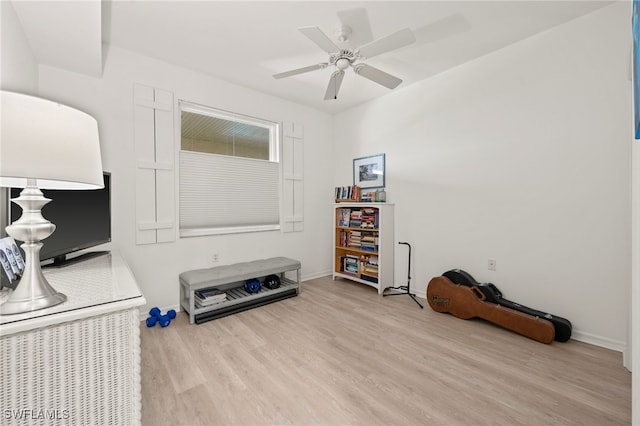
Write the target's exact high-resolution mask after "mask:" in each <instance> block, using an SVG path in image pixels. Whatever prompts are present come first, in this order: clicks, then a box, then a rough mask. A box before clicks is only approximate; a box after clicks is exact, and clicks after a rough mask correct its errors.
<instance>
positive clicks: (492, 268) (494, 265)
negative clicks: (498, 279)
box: [488, 259, 496, 271]
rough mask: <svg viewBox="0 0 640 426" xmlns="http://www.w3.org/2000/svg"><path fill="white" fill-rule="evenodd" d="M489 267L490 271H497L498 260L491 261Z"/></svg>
mask: <svg viewBox="0 0 640 426" xmlns="http://www.w3.org/2000/svg"><path fill="white" fill-rule="evenodd" d="M488 267H489V270H490V271H495V270H496V260H495V259H489V262H488Z"/></svg>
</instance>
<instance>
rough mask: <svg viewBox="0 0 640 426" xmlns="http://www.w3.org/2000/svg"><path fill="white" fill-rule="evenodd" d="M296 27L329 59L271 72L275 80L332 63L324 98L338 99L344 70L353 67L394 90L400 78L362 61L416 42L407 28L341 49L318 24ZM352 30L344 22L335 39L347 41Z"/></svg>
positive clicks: (354, 69) (362, 74) (366, 76)
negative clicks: (362, 44)
mask: <svg viewBox="0 0 640 426" xmlns="http://www.w3.org/2000/svg"><path fill="white" fill-rule="evenodd" d="M298 30H299V31H300V32H301V33H302V34H304V35H305V36H307V38H309V40H311V41H312V42H314V43H315V44H316V45H318V46H319V47H320V48H321V49H322V50H324V51H325V52H327V53H328V54H329V61H328V62H321V63H319V64H315V65H310V66H307V67H303V68H297V69H294V70H291V71H286V72H282V73H278V74H274V75H273V77H274V78H276V79H280V78H285V77H291V76H294V75H298V74H302V73H306V72H309V71H315V70H319V69H324V68H326V67H327V66H329V65H333V66H335V67H336V70H335V71H334V72H333V74H331V77H330V79H329V85H328V86H327V91H326V93H325V95H324V99H325V100H328V99H337V98H338V91H339V90H340V85H341V84H342V79H343V78H344V74H345V70H346V69H347V68H349V67H351V68H353V71H354V72H355V73H356V74H357V75H360V76H362V77H364V78H366V79H369V80H371V81H373V82H376V83H378V84H380V85H382V86H384V87H387V88H389V89H395V88H396V87H398V85H399V84H400V83H402V80H401V79H400V78H398V77H396V76H393V75H391V74H388V73H386V72H384V71H382V70H379V69H378V68H375V67H373V66H371V65H368V64H365V63H363V62H361V61H362V60H364V59H369V58H373V57H374V56H377V55H380V54H383V53H386V52H389V51H391V50H395V49H398V48H400V47H404V46H406V45H409V44H411V43H414V42H415V41H416V38H415V36H414V34H413V32H412V31H411V30H410V29H409V28H405V29H403V30H400V31H397V32H395V33H393V34H390V35H388V36H386V37H382V38H379V39H377V40H373V41H372V42H370V43H367V44H365V45H364V46H361V47H359V48H355V49H341V48H340V47H338V46H337V45H336V44H335V43H334V42H333V41H332V40H331V39H330V38H329V37H328V36H327V35H326V34H325V33H324V32H323V31H322V30H321V29H320V28H319V27H301V28H298ZM351 32H352V30H351V27H350V26H347V25H343V26H342V28H341V29H340V31H339V32H338V34H337V36H338V40H339V41H341V42H346V41H347V40H349V36H350V35H351Z"/></svg>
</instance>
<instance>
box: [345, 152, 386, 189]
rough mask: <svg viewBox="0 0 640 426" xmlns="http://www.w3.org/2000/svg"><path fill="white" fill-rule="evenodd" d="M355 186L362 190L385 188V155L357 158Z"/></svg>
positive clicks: (354, 177) (355, 161)
mask: <svg viewBox="0 0 640 426" xmlns="http://www.w3.org/2000/svg"><path fill="white" fill-rule="evenodd" d="M353 184H354V185H357V186H359V187H360V188H384V154H376V155H370V156H368V157H361V158H355V159H354V160H353Z"/></svg>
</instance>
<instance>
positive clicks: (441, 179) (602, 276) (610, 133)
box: [334, 3, 631, 350]
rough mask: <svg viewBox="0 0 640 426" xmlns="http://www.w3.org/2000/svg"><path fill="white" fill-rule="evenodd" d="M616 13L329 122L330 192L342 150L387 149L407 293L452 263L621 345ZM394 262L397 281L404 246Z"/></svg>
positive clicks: (344, 167) (624, 58)
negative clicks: (409, 279)
mask: <svg viewBox="0 0 640 426" xmlns="http://www.w3.org/2000/svg"><path fill="white" fill-rule="evenodd" d="M629 11H630V8H629V7H628V5H627V4H625V3H618V4H615V5H613V6H610V7H607V8H605V9H603V10H601V11H598V12H595V13H593V14H590V15H588V16H585V17H583V18H581V19H579V20H576V21H573V22H570V23H568V24H566V25H563V26H561V27H558V28H555V29H552V30H550V31H547V32H545V33H542V34H539V35H537V36H535V37H532V38H530V39H528V40H525V41H523V42H520V43H517V44H515V45H512V46H509V47H507V48H504V49H502V50H500V51H497V52H495V53H492V54H490V55H487V56H485V57H483V58H480V59H478V60H476V61H473V62H471V63H468V64H466V65H463V66H460V67H458V68H456V69H454V70H451V71H449V72H447V73H444V74H441V75H439V76H436V77H434V78H432V79H430V80H428V81H424V82H422V83H417V84H414V85H412V86H410V87H407V88H404V89H402V90H399V91H396V92H393V93H390V94H389V95H387V96H385V97H384V98H381V99H379V100H377V101H373V102H370V103H367V104H364V105H362V106H359V107H356V108H353V109H352V110H349V111H347V112H344V113H342V114H339V115H337V116H336V117H335V120H334V149H335V162H336V166H335V167H336V180H335V185H345V184H348V183H349V182H350V181H351V169H352V159H353V158H356V157H360V156H364V155H369V154H376V153H379V152H384V153H386V179H387V200H388V201H389V202H393V203H395V204H396V228H395V231H396V240H397V241H408V242H410V243H411V244H412V246H413V248H414V250H413V253H412V254H413V257H414V259H413V266H412V276H413V277H414V280H413V283H412V284H413V285H414V286H415V288H416V290H417V291H418V292H419V293H422V294H423V295H424V292H425V290H426V286H427V283H428V281H429V280H430V279H431V278H432V277H434V276H438V275H440V274H442V273H443V272H445V271H447V270H449V269H452V268H460V269H464V270H466V271H467V272H469V273H471V274H472V275H473V276H474V277H475V278H476V279H477V280H478V281H481V282H493V283H494V284H496V285H497V286H498V288H500V289H501V290H502V292H503V293H504V296H505V297H506V298H508V299H511V300H514V301H517V302H519V303H521V304H524V305H527V306H530V307H533V308H537V309H541V310H543V311H546V312H551V313H553V314H555V315H559V316H562V317H565V318H568V319H569V320H571V322H572V323H573V326H574V337H576V338H580V339H582V340H586V341H591V342H594V343H597V344H600V345H604V346H608V347H612V348H616V349H619V350H622V349H623V348H624V346H625V344H626V343H625V342H626V341H627V331H626V330H627V315H628V312H629V310H628V309H629V308H628V298H629V296H630V270H631V264H630V246H631V239H630V230H631V227H630V221H631V216H630V209H631V201H630V175H631V168H630V143H629V141H630V139H631V134H630V127H629V122H630V121H631V109H630V105H629V94H630V90H631V82H630V80H629V74H628V73H629V52H630V50H629V49H630V42H629V40H630V25H631V24H630V13H629ZM395 257H396V259H395V264H396V273H395V274H396V283H397V284H402V283H404V282H405V281H406V268H407V267H406V262H407V260H406V259H407V252H406V250H404V249H403V247H399V246H396V256H395ZM488 259H495V260H496V261H497V271H495V272H490V271H488V268H487V261H488Z"/></svg>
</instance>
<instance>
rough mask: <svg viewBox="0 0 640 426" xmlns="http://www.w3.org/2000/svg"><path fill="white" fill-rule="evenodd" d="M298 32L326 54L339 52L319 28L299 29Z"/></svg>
mask: <svg viewBox="0 0 640 426" xmlns="http://www.w3.org/2000/svg"><path fill="white" fill-rule="evenodd" d="M298 31H300V32H301V33H302V34H304V35H306V36H307V38H309V40H311V41H312V42H314V43H315V44H317V45H318V46H320V49H322V50H324V51H325V52H327V53H335V52H339V51H340V48H339V47H338V46H336V44H335V43H334V42H333V41H331V39H330V38H329V37H328V36H327V35H326V34H325V33H324V32H323V31H322V30H321V29H320V28H319V27H300V28H298Z"/></svg>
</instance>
